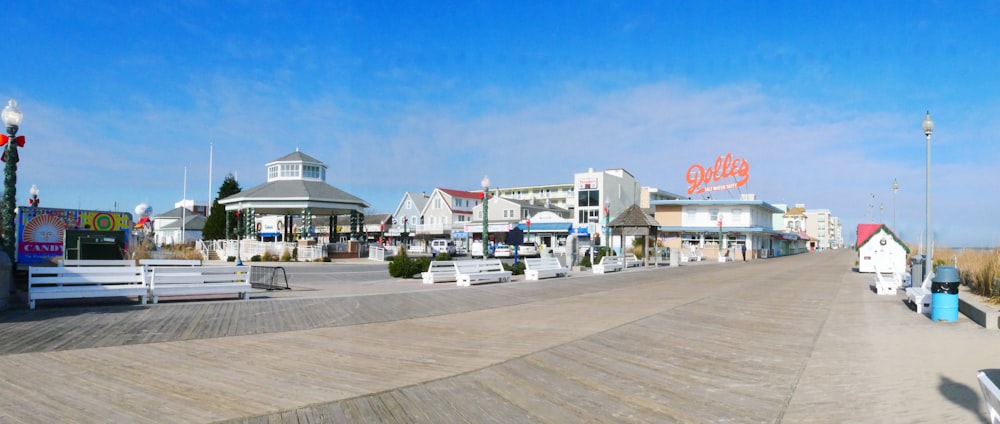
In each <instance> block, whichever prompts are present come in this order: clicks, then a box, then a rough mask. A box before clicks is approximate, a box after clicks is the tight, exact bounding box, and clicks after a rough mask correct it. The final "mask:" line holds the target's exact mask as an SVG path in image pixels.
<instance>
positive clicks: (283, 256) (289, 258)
mask: <svg viewBox="0 0 1000 424" xmlns="http://www.w3.org/2000/svg"><path fill="white" fill-rule="evenodd" d="M291 261H292V254H291V253H288V249H285V251H284V252H281V262H291Z"/></svg>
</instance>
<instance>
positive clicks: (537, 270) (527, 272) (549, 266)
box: [524, 257, 569, 281]
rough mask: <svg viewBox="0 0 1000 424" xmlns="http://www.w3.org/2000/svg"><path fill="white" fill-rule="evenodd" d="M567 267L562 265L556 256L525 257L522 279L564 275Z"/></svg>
mask: <svg viewBox="0 0 1000 424" xmlns="http://www.w3.org/2000/svg"><path fill="white" fill-rule="evenodd" d="M568 275H569V267H564V266H562V264H561V263H559V259H558V258H553V257H546V258H527V259H525V260H524V279H525V280H536V281H537V280H538V279H541V278H547V277H560V276H562V277H565V276H568Z"/></svg>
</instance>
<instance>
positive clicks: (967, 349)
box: [0, 251, 1000, 423]
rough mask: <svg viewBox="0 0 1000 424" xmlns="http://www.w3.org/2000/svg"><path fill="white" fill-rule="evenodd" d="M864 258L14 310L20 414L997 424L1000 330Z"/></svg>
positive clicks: (152, 418) (38, 418)
mask: <svg viewBox="0 0 1000 424" xmlns="http://www.w3.org/2000/svg"><path fill="white" fill-rule="evenodd" d="M853 262H854V253H853V252H850V251H839V252H829V253H818V254H808V255H800V256H796V257H786V258H776V259H770V260H764V261H754V262H750V263H740V262H737V263H727V264H703V265H697V266H683V267H680V268H673V269H667V268H661V269H650V270H629V271H625V272H621V273H614V274H609V275H604V276H599V277H595V276H592V275H580V276H575V277H571V278H566V279H547V280H542V281H540V282H514V283H509V284H494V285H484V286H476V287H471V288H452V287H450V286H449V287H447V288H441V287H438V288H436V289H433V290H422V291H419V290H418V291H412V290H411V291H405V292H395V293H394V292H386V293H381V294H373V295H357V296H337V297H323V296H322V293H321V292H308V293H306V297H295V296H296V295H297V294H296V293H294V292H295V291H294V290H293V291H292V295H291V296H290V297H286V298H281V299H266V300H252V301H249V302H243V301H235V300H225V301H220V302H191V303H172V304H162V305H156V306H129V305H121V304H119V305H110V306H87V307H49V308H44V309H39V310H36V311H32V312H29V311H11V312H9V313H8V314H7V315H5V316H4V320H3V322H2V323H0V373H2V375H3V376H4V378H3V380H2V381H0V422H67V421H73V422H129V423H137V422H155V423H160V422H177V423H192V422H247V423H265V422H266V423H305V422H399V423H410V422H412V423H449V422H468V423H484V422H496V423H515V422H552V423H565V422H614V423H618V422H658V423H659V422H740V423H743V422H907V423H909V422H981V421H983V417H984V414H985V409H984V407H983V405H982V401H981V400H980V398H981V396H980V395H979V392H978V385H977V384H976V380H975V372H976V371H977V370H979V369H984V368H1000V367H998V366H997V365H998V364H1000V359H996V355H995V354H996V352H1000V337H998V335H997V334H996V333H992V332H988V331H986V330H983V329H982V328H980V327H978V326H977V325H975V324H974V323H972V322H970V321H968V320H967V319H965V318H964V317H962V319H960V320H959V322H957V323H934V322H931V321H930V320H929V319H927V318H926V317H922V316H919V315H917V314H915V313H913V312H911V311H910V310H909V309H908V308H907V307H906V306H905V305H904V304H903V302H902V301H901V299H902V297H903V296H896V297H893V296H876V295H874V294H873V293H872V292H871V291H870V289H869V288H868V285H869V284H870V282H871V280H872V278H871V276H870V275H863V274H857V273H854V272H853V271H852V270H851V267H852V264H853ZM387 284H400V285H404V284H407V283H405V282H391V281H390V282H387Z"/></svg>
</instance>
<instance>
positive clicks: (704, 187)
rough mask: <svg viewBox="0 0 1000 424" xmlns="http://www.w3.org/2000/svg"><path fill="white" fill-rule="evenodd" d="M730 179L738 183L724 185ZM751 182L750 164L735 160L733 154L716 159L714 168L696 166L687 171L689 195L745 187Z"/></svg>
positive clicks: (741, 159) (742, 160) (739, 159)
mask: <svg viewBox="0 0 1000 424" xmlns="http://www.w3.org/2000/svg"><path fill="white" fill-rule="evenodd" d="M730 177H732V178H734V179H735V180H736V181H735V182H730V183H722V182H723V180H725V179H728V178H730ZM749 180H750V164H749V163H747V161H746V159H743V158H733V154H732V153H726V156H719V157H718V158H716V159H715V165H714V166H711V167H708V168H705V167H703V166H701V165H698V164H694V165H691V167H690V168H688V170H687V182H688V184H689V186H688V194H700V193H704V192H710V191H719V190H730V189H734V188H738V187H743V186H745V185H746V184H747V181H749ZM713 184H714V185H713Z"/></svg>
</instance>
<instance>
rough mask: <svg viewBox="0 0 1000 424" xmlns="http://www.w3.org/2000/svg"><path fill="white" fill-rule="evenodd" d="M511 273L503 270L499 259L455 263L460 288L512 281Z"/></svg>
mask: <svg viewBox="0 0 1000 424" xmlns="http://www.w3.org/2000/svg"><path fill="white" fill-rule="evenodd" d="M510 276H511V272H510V271H506V270H504V269H503V263H502V262H500V260H499V259H486V260H479V261H455V278H456V280H457V284H458V285H459V286H471V285H473V284H478V283H483V282H490V281H496V282H500V283H502V282H505V281H510Z"/></svg>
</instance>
